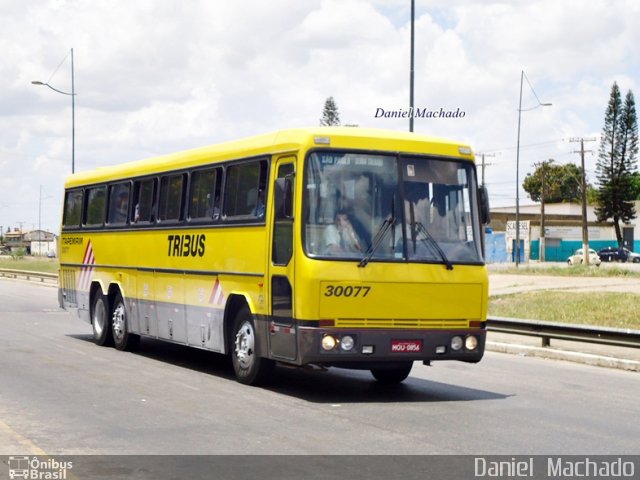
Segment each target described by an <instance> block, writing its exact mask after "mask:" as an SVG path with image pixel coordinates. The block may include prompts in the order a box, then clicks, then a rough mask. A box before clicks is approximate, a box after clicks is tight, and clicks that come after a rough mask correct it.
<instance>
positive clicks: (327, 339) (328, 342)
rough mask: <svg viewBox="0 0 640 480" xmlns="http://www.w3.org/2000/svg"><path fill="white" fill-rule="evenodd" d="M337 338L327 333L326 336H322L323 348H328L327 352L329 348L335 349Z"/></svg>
mask: <svg viewBox="0 0 640 480" xmlns="http://www.w3.org/2000/svg"><path fill="white" fill-rule="evenodd" d="M336 343H337V342H336V339H335V338H333V337H332V336H331V335H325V336H324V337H322V342H321V345H322V349H323V350H326V351H327V352H328V351H329V350H333V349H334V348H336Z"/></svg>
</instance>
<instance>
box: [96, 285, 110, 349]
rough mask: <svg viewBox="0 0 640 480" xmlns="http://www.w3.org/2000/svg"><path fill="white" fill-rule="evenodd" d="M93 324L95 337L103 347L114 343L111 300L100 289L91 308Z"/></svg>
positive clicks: (97, 342)
mask: <svg viewBox="0 0 640 480" xmlns="http://www.w3.org/2000/svg"><path fill="white" fill-rule="evenodd" d="M91 326H92V327H93V339H94V340H95V342H96V344H97V345H100V346H101V347H104V346H111V345H113V335H112V334H111V317H110V316H109V302H108V301H107V297H105V296H104V295H103V294H102V293H101V292H100V291H98V292H96V294H95V297H94V298H93V306H92V308H91Z"/></svg>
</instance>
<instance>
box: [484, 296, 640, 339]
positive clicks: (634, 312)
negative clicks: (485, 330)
mask: <svg viewBox="0 0 640 480" xmlns="http://www.w3.org/2000/svg"><path fill="white" fill-rule="evenodd" d="M638 305H640V295H637V294H634V293H620V292H586V293H578V292H575V293H574V292H551V291H537V292H527V293H518V294H511V295H497V296H495V297H491V298H490V299H489V317H491V316H492V315H493V316H497V317H513V318H524V319H530V320H545V321H552V322H554V321H555V322H560V323H573V324H581V325H592V326H599V327H614V328H630V329H632V330H640V313H638V311H639V310H638Z"/></svg>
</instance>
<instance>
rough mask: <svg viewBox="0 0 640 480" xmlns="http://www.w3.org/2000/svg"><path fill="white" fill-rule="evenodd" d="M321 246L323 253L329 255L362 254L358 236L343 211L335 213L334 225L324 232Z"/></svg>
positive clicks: (347, 215)
mask: <svg viewBox="0 0 640 480" xmlns="http://www.w3.org/2000/svg"><path fill="white" fill-rule="evenodd" d="M323 244H324V248H325V251H326V252H327V253H331V254H340V253H358V252H362V247H361V242H360V239H359V238H358V234H357V233H356V231H355V229H354V228H353V225H352V223H351V219H350V218H349V214H348V213H347V212H346V211H345V210H338V211H337V212H336V215H335V221H334V223H333V224H332V225H329V226H328V227H327V228H326V230H325V231H324V237H323Z"/></svg>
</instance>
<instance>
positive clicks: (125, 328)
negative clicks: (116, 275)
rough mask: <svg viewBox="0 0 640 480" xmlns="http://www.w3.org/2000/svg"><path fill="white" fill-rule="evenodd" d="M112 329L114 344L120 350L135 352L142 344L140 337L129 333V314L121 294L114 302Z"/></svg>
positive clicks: (118, 294)
mask: <svg viewBox="0 0 640 480" xmlns="http://www.w3.org/2000/svg"><path fill="white" fill-rule="evenodd" d="M111 327H112V328H111V331H112V334H113V343H114V346H115V347H116V348H117V349H118V350H128V351H131V350H135V348H136V347H137V346H138V344H139V343H140V335H136V334H134V333H130V332H129V314H128V313H127V307H126V305H125V304H124V300H123V299H122V294H120V292H118V293H117V295H116V297H115V299H114V301H113V309H112V310H111Z"/></svg>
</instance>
